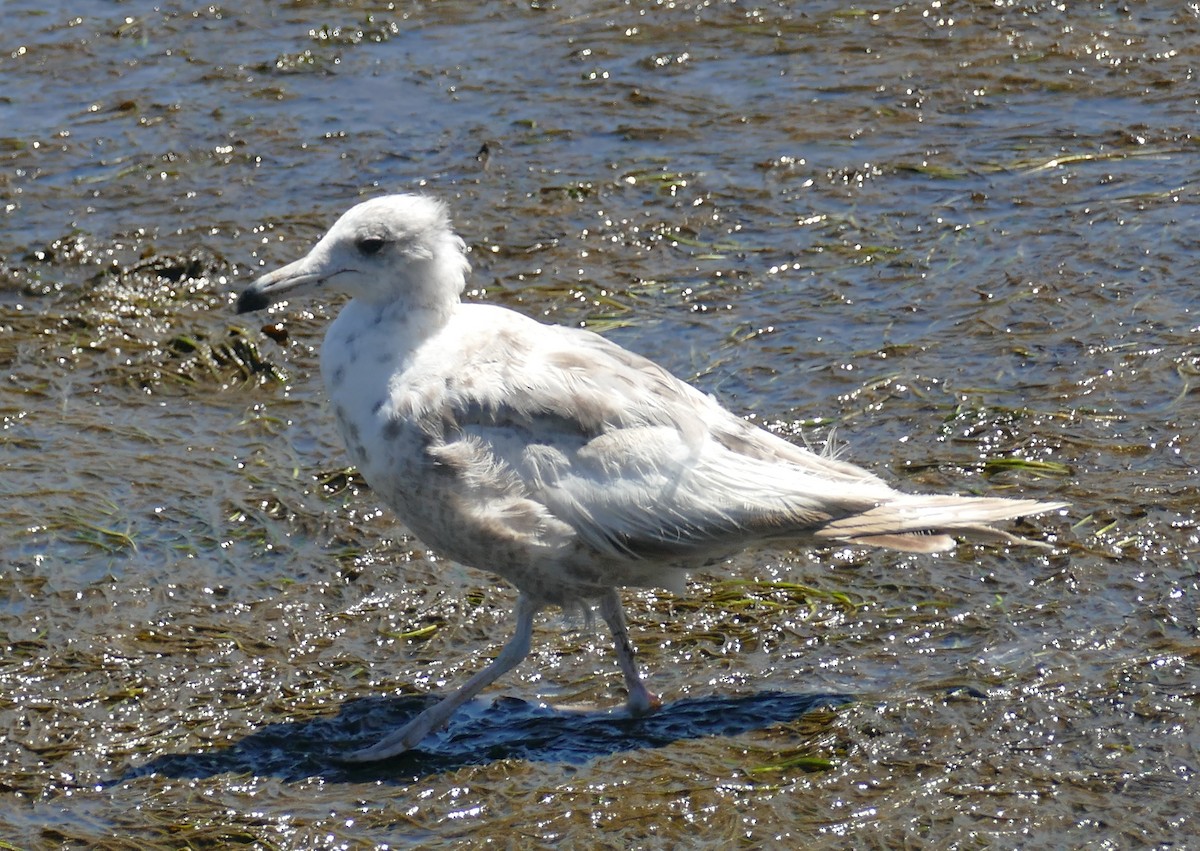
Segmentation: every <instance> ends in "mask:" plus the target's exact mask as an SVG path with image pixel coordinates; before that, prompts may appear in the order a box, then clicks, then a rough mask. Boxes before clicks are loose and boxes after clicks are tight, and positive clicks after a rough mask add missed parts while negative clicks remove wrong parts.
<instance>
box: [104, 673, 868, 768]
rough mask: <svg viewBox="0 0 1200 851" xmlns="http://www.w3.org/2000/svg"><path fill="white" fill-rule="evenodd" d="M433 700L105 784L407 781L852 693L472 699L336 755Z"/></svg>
mask: <svg viewBox="0 0 1200 851" xmlns="http://www.w3.org/2000/svg"><path fill="white" fill-rule="evenodd" d="M437 699H438V698H437V697H436V696H407V697H365V698H358V699H355V700H351V701H348V702H347V703H345V704H344V705H343V706H342V708H341V711H340V712H339V713H338V714H337V715H336V716H333V717H326V718H317V719H313V720H308V721H298V722H293V723H286V724H272V725H270V726H268V727H264V728H263V729H261V730H259V731H257V732H254V733H251V734H249V735H247V736H246V737H245V738H243V739H242V740H241V741H239V742H237V743H236V744H234V745H231V746H230V747H227V748H222V749H219V750H212V751H203V752H196V753H174V754H165V755H163V756H160V757H156V758H155V759H153V760H151V761H150V762H147V763H145V764H144V765H140V766H131V767H130V768H129V769H127V770H126V771H125V772H124V774H122V775H121V776H120V777H118V778H115V779H114V780H112V781H110V782H109V784H107V785H116V784H120V783H123V782H125V781H126V780H130V779H132V778H135V777H143V776H146V775H150V774H161V775H164V776H167V777H175V778H187V779H198V778H206V777H213V776H215V775H218V774H253V775H256V776H272V777H278V778H280V779H282V780H289V781H291V780H301V779H304V778H311V777H320V778H322V779H324V780H327V781H330V782H362V781H383V782H389V781H390V782H410V781H412V780H416V779H419V778H421V777H425V776H428V775H431V774H438V773H441V772H446V771H453V770H455V769H458V768H462V767H464V766H468V765H478V764H482V763H487V762H492V761H494V760H501V759H523V760H531V761H540V762H564V763H571V764H580V763H584V762H587V761H588V760H591V759H594V758H595V757H599V756H607V755H609V754H613V753H617V752H619V751H628V750H641V749H647V748H660V747H664V746H666V745H669V744H671V743H672V742H677V741H680V740H683V739H696V738H702V737H706V736H736V735H739V734H741V733H745V732H749V731H751V730H758V729H763V728H766V727H770V726H772V725H775V724H780V723H784V722H787V721H793V720H795V719H797V718H799V717H800V716H802V715H804V714H805V713H807V712H810V711H812V710H814V709H818V708H821V707H825V706H840V705H842V704H845V703H849V702H850V701H851V700H852V698H850V697H849V696H846V695H837V694H816V695H794V694H785V693H782V692H763V693H759V694H753V695H746V696H742V697H702V698H689V699H684V700H678V701H675V702H673V703H670V704H667V705H666V706H664V707H663V708H662V709H660V710H659V711H658V712H655V713H654V714H652V715H647V716H645V717H642V718H633V717H631V716H630V715H629V714H628V713H626V712H624V711H623V710H613V711H580V710H564V709H555V708H553V707H550V706H546V705H545V704H534V703H528V702H526V701H524V700H519V699H516V698H505V697H502V698H498V699H496V700H494V701H482V700H476V701H474V702H472V703H468V704H467V705H465V706H463V707H462V708H460V709H459V710H458V711H457V712H456V713H455V715H454V718H453V719H451V721H450V724H449V725H447V727H446V729H444V730H442V731H440V732H438V733H434V734H433V735H430V736H427V737H426V738H425V740H424V741H422V742H421V745H420V747H418V748H416V749H414V750H411V751H408V752H406V753H403V754H400V755H398V756H395V757H392V758H390V759H387V760H382V761H380V762H377V763H368V764H365V765H358V764H345V763H340V762H339V761H338V760H339V758H340V757H341V756H342V755H344V754H346V753H348V752H349V751H351V750H354V749H355V748H360V747H364V746H365V745H368V744H371V743H372V742H374V741H376V740H377V739H379V738H381V737H382V736H384V735H385V734H386V733H388V732H391V731H392V730H395V729H398V728H399V727H401V726H403V725H404V723H405V722H406V721H407V720H408V719H410V718H412V717H414V716H415V715H416V714H417V713H418V712H420V711H421V710H422V709H424V708H425V707H427V706H430V705H432V704H433V703H435V702H436V701H437Z"/></svg>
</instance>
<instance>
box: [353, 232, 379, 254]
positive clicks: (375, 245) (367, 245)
mask: <svg viewBox="0 0 1200 851" xmlns="http://www.w3.org/2000/svg"><path fill="white" fill-rule="evenodd" d="M385 245H387V240H385V239H384V238H383V237H381V236H364V237H360V238H359V239H358V241H357V242H355V243H354V246H355V247H356V248H357V249H358V251H359V253H360V254H364V255H366V256H368V257H369V256H371V255H372V254H378V253H379V252H380V251H382V250H383V247H384V246H385Z"/></svg>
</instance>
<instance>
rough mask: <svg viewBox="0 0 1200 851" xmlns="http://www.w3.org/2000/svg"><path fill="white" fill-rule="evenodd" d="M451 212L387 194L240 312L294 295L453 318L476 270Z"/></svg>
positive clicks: (266, 283)
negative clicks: (454, 227) (336, 297)
mask: <svg viewBox="0 0 1200 851" xmlns="http://www.w3.org/2000/svg"><path fill="white" fill-rule="evenodd" d="M465 251H466V246H465V245H464V244H463V241H462V240H461V239H459V237H458V236H457V235H456V234H455V233H454V231H452V230H451V229H450V219H449V216H448V215H447V213H446V208H445V206H444V205H443V204H442V203H441V202H440V201H436V200H434V199H433V198H428V197H426V196H424V195H385V196H383V197H381V198H372V199H371V200H370V201H364V202H363V203H361V204H358V205H356V206H354V207H351V208H350V209H349V210H347V211H346V212H345V213H344V214H343V215H342V217H341V218H340V219H338V220H337V221H336V222H335V223H334V225H333V227H331V228H330V229H329V232H328V233H326V234H325V236H323V237H321V240H320V241H319V242H318V243H317V244H316V245H314V246H313V247H312V250H311V251H309V252H308V254H306V255H305V256H304V257H301V258H300V259H299V260H296V261H295V262H292V263H289V264H288V265H286V266H284V267H282V268H280V269H276V270H275V271H273V272H268V273H267V274H265V275H263V276H262V277H261V278H259V279H258V280H257V281H255V282H254V283H253V284H251V285H250V286H249V287H248V288H246V289H245V290H244V291H243V292H242V294H241V295H240V296H238V300H237V312H238V313H247V312H249V311H252V310H262V309H263V308H264V307H270V306H271V305H272V304H275V303H276V302H279V301H282V300H284V299H287V298H291V297H293V296H299V295H306V294H316V293H321V294H324V295H326V296H327V297H328V296H333V295H336V294H339V293H347V294H349V295H350V296H351V297H352V298H354V299H360V300H362V301H366V302H371V303H374V304H378V305H389V304H397V305H401V306H403V307H404V308H409V309H412V310H420V309H426V310H435V311H437V312H439V313H446V312H448V311H449V310H451V309H452V308H453V306H454V305H455V304H457V302H458V299H459V296H460V295H461V294H462V290H463V287H464V286H465V284H466V278H467V274H468V273H469V272H470V270H471V267H470V265H469V264H468V263H467V258H466V255H465Z"/></svg>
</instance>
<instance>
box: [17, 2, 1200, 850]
mask: <svg viewBox="0 0 1200 851" xmlns="http://www.w3.org/2000/svg"><path fill="white" fill-rule="evenodd" d="M10 7H11V8H10ZM76 7H77V8H76ZM5 11H6V20H7V24H8V31H7V33H8V34H7V36H6V38H7V40H8V45H7V46H6V48H5V49H4V51H2V52H0V69H2V71H3V74H4V79H5V83H6V85H5V91H4V93H3V94H2V95H0V118H2V119H3V120H2V121H0V124H2V125H3V127H4V129H3V130H2V131H0V159H2V160H3V162H4V165H5V167H4V169H3V170H2V173H0V187H3V190H4V192H3V194H4V196H5V198H6V199H7V200H6V203H5V206H4V208H3V212H2V213H0V215H3V222H4V227H3V228H2V229H0V364H3V366H4V369H5V373H4V374H5V376H6V379H7V380H5V381H4V382H0V441H2V442H3V452H2V454H0V465H2V474H0V495H2V496H3V500H2V501H0V506H2V507H0V565H3V567H2V568H0V796H3V799H4V806H2V807H0V837H2V838H3V840H4V841H5V842H9V843H11V844H12V845H14V846H15V847H18V848H55V847H70V846H86V847H101V848H104V847H109V848H129V847H137V848H157V847H171V848H176V847H218V846H219V847H224V846H226V845H229V844H232V843H242V844H248V845H251V846H254V847H266V848H312V847H360V846H370V845H388V846H390V847H457V846H465V847H476V846H489V845H495V846H500V847H510V846H520V847H545V846H549V845H564V844H565V845H566V846H568V847H577V846H586V847H613V848H627V847H676V846H678V845H680V844H686V845H687V846H689V847H721V848H726V847H729V845H730V844H731V843H734V844H739V845H744V846H746V847H763V846H770V845H776V846H780V847H792V846H796V845H803V846H805V847H817V848H821V847H827V848H840V847H846V846H847V845H853V847H856V848H857V847H879V848H894V847H903V846H905V845H912V846H925V845H929V846H937V847H952V848H964V847H972V848H973V847H1015V846H1020V847H1026V848H1038V847H1045V848H1049V847H1054V848H1058V847H1085V846H1086V847H1112V848H1116V847H1126V846H1142V845H1149V846H1157V847H1166V846H1168V845H1170V844H1171V843H1176V844H1178V843H1179V842H1181V841H1182V842H1186V838H1187V837H1189V836H1190V835H1191V834H1192V833H1194V832H1195V831H1196V817H1195V813H1194V803H1193V799H1194V787H1195V784H1196V782H1197V778H1196V774H1197V771H1198V769H1200V765H1198V763H1197V757H1196V754H1197V749H1198V746H1200V741H1198V739H1197V735H1198V734H1197V732H1196V731H1197V729H1198V726H1197V721H1198V720H1200V718H1198V715H1200V709H1198V705H1197V695H1198V691H1197V683H1198V682H1200V672H1198V668H1200V626H1198V623H1197V610H1198V606H1197V594H1198V592H1200V575H1198V574H1197V570H1196V567H1195V562H1194V554H1195V552H1197V551H1198V550H1200V533H1198V531H1197V525H1198V524H1197V507H1198V504H1200V500H1198V499H1197V495H1196V494H1197V490H1196V484H1197V469H1198V466H1200V465H1198V461H1200V459H1198V456H1197V448H1196V435H1197V433H1198V428H1197V425H1198V420H1200V404H1198V402H1197V399H1198V397H1197V394H1196V392H1195V387H1196V384H1197V376H1200V348H1198V347H1197V343H1196V337H1197V333H1200V320H1198V319H1197V316H1196V309H1195V304H1196V298H1195V285H1194V282H1195V280H1196V279H1197V278H1198V277H1200V275H1198V273H1200V262H1198V260H1197V257H1198V255H1197V252H1196V247H1197V246H1196V240H1195V236H1194V231H1195V228H1194V226H1193V223H1194V221H1195V218H1196V208H1197V199H1198V197H1200V194H1198V193H1197V190H1196V188H1195V187H1196V185H1197V178H1198V177H1200V157H1198V156H1197V149H1196V145H1195V140H1194V138H1193V136H1192V134H1193V132H1194V129H1193V128H1194V123H1195V122H1194V117H1195V109H1196V102H1195V96H1194V92H1192V91H1191V89H1190V88H1189V87H1190V86H1191V85H1192V80H1191V76H1192V70H1191V66H1192V65H1194V62H1193V61H1192V59H1193V57H1194V56H1195V55H1196V53H1197V51H1198V50H1200V24H1198V23H1197V20H1196V18H1195V17H1194V16H1192V15H1190V13H1187V12H1186V11H1180V12H1159V11H1154V10H1146V9H1141V8H1135V7H1129V8H1125V7H1113V8H1110V7H1108V6H1106V5H1105V6H1102V5H1096V6H1095V7H1094V8H1092V7H1089V8H1087V9H1081V8H1072V10H1071V11H1070V12H1066V11H1058V10H1055V9H1052V8H1046V9H1042V8H1041V7H1038V8H1034V7H1016V6H1011V5H1010V6H1004V5H1001V6H993V7H989V8H988V9H986V10H983V9H980V10H971V14H970V15H966V16H964V17H962V18H958V17H953V16H951V15H950V13H949V12H948V11H947V10H945V9H942V7H937V8H934V7H933V6H928V7H926V6H917V5H914V6H906V5H901V6H899V7H896V8H895V9H892V10H889V11H886V12H885V11H880V12H861V11H856V10H849V11H847V10H845V9H844V8H843V7H842V6H841V5H839V4H827V5H822V4H806V7H805V9H804V10H803V11H795V10H792V9H791V8H790V7H789V6H787V5H786V4H780V5H777V6H766V7H762V8H758V9H754V10H751V9H749V8H747V7H744V6H742V5H738V4H715V3H709V4H686V3H673V4H672V3H663V4H642V5H636V4H635V5H624V6H621V5H618V6H608V5H603V4H587V3H585V4H582V5H581V4H571V5H569V6H568V5H564V6H563V7H561V8H560V7H557V6H554V5H553V4H542V3H537V4H525V5H521V4H512V3H499V2H497V3H483V4H479V3H454V2H446V3H438V4H432V5H431V6H430V7H429V8H424V7H421V8H417V7H413V8H411V9H407V10H405V9H401V10H399V11H396V10H388V9H383V8H382V7H378V8H377V7H376V6H374V5H371V4H361V3H355V2H348V3H342V4H337V5H335V6H313V5H306V4H294V5H289V6H287V7H286V8H281V7H279V6H278V4H267V3H257V2H251V3H248V4H244V5H243V6H242V7H239V8H238V9H236V10H235V9H225V8H221V7H216V6H205V7H195V8H193V7H190V6H185V5H179V4H173V5H172V4H168V5H166V6H163V5H161V4H160V5H159V6H157V7H156V6H154V5H152V4H149V3H141V2H126V3H121V4H115V5H114V4H111V3H107V2H104V3H101V2H93V3H82V4H76V6H75V7H72V13H71V16H67V15H65V14H64V15H59V14H58V13H56V12H54V11H46V10H44V9H43V8H42V7H41V6H38V5H36V4H28V3H21V2H18V3H14V4H9V6H6V8H5ZM418 189H420V190H424V191H429V192H432V193H435V194H437V195H439V196H440V197H442V198H444V199H446V200H447V201H448V202H449V203H450V205H451V207H452V210H453V211H454V216H455V220H456V223H457V225H458V228H459V230H460V232H461V233H462V234H463V236H464V237H465V238H466V239H467V241H468V243H469V244H470V245H471V246H472V254H471V260H472V265H473V266H474V275H473V277H472V280H471V284H470V290H471V291H470V292H469V293H468V297H470V298H480V299H487V300H490V301H496V302H499V303H502V304H505V305H507V306H510V307H513V308H514V309H517V310H521V311H523V312H526V313H528V314H530V315H535V316H539V317H541V318H544V319H545V320H547V321H553V322H563V323H571V324H576V323H582V324H585V325H586V326H588V327H591V328H594V329H596V330H599V331H601V332H603V333H605V334H607V335H609V336H611V337H613V338H614V339H616V340H617V341H619V342H620V343H622V344H623V345H626V346H628V347H630V348H632V349H635V350H637V351H640V352H642V353H644V354H646V355H648V356H650V357H653V358H655V359H656V360H658V361H659V362H661V363H663V364H664V365H665V366H667V367H668V368H669V369H671V370H672V371H673V372H675V373H676V374H678V375H680V376H682V377H685V378H687V379H688V380H691V381H693V382H694V383H696V384H697V385H698V386H700V387H702V388H703V389H704V390H706V391H708V392H712V393H714V394H716V395H717V396H718V397H719V398H721V399H722V401H724V402H725V403H726V404H727V405H729V406H730V407H732V408H733V409H734V410H736V411H739V412H742V413H745V414H746V415H747V416H751V417H754V418H755V419H756V421H758V422H761V423H763V424H764V425H766V426H767V427H769V428H771V429H773V430H775V431H777V432H779V433H781V434H784V435H786V436H788V437H789V438H790V439H794V440H797V441H812V442H818V441H823V440H825V439H827V438H829V436H830V435H831V434H832V435H833V439H834V440H835V441H837V442H838V443H845V444H846V448H845V450H844V457H846V458H848V459H850V460H854V461H856V462H859V463H862V464H864V465H866V466H868V467H871V468H872V469H875V470H877V471H879V472H880V473H881V474H882V475H885V476H886V477H889V478H890V479H892V480H894V481H897V482H898V483H899V485H900V486H901V487H904V488H906V489H911V490H929V491H934V490H958V491H962V492H978V493H991V494H997V495H1016V494H1021V495H1026V496H1032V497H1037V498H1043V499H1053V500H1063V501H1068V502H1070V503H1071V504H1072V507H1071V508H1070V509H1069V510H1068V511H1066V512H1064V513H1056V514H1052V515H1048V516H1044V517H1039V518H1035V519H1033V520H1032V521H1029V522H1027V523H1024V524H1019V525H1018V526H1017V527H1016V528H1017V529H1018V531H1020V532H1021V533H1023V534H1027V535H1030V536H1034V537H1041V538H1045V539H1047V540H1049V541H1050V542H1052V543H1053V544H1054V545H1055V549H1054V550H1053V551H1050V552H1042V551H1038V550H1031V549H1016V548H1013V549H1007V550H1006V549H997V548H984V547H973V546H965V545H964V546H961V547H959V548H958V549H957V550H955V551H954V552H952V553H949V554H945V555H941V556H935V557H916V556H905V555H900V554H894V553H882V552H866V551H860V550H854V549H849V548H836V549H824V550H820V551H812V552H810V551H791V550H786V549H778V550H767V551H760V552H753V553H747V554H744V555H742V556H739V557H737V558H736V559H733V560H732V561H731V562H730V563H729V564H727V565H724V566H721V567H720V568H717V569H713V570H710V571H707V572H704V573H699V574H697V575H696V576H695V577H693V580H692V582H691V585H690V587H689V594H688V595H687V596H684V597H678V598H676V597H672V596H670V595H668V594H665V593H658V592H653V591H631V592H628V593H627V594H626V595H625V602H626V608H627V610H628V612H629V618H630V623H631V631H632V633H633V636H634V638H635V641H636V642H637V644H638V648H639V659H640V661H641V663H642V665H643V666H644V668H645V669H646V671H647V672H648V673H649V676H650V683H651V685H652V687H653V688H654V689H655V690H656V691H657V692H658V693H660V694H662V695H663V696H664V698H666V701H667V702H666V706H665V707H664V709H663V710H662V711H661V712H660V713H658V714H656V715H654V716H652V717H649V718H645V719H636V720H635V719H630V718H627V717H625V716H624V715H623V714H622V713H621V711H620V710H619V708H617V709H614V707H620V705H621V703H622V698H623V695H622V693H621V678H620V675H619V673H618V671H617V670H616V666H615V663H614V660H613V658H612V653H611V649H610V648H609V647H608V643H607V638H606V635H605V633H604V632H603V631H602V630H596V629H594V628H593V627H592V626H590V625H588V624H587V623H585V622H583V621H582V619H580V620H576V619H574V618H572V617H571V616H564V617H562V618H560V617H559V616H558V615H557V613H553V614H551V615H550V616H549V617H547V618H544V619H542V620H540V621H539V623H538V627H537V630H536V632H535V639H534V651H533V653H532V654H531V657H530V659H529V660H528V661H527V662H526V663H524V664H523V665H522V666H521V667H520V668H519V669H518V670H517V671H516V672H514V674H513V675H511V676H509V677H507V678H505V680H503V681H502V682H501V683H500V684H498V686H497V687H496V688H494V689H492V690H490V691H489V692H487V693H486V694H485V695H484V696H483V697H482V698H480V699H479V700H477V701H476V702H474V703H473V704H471V705H469V706H468V707H465V708H464V710H463V711H462V712H461V713H460V714H459V715H458V716H456V718H455V720H454V723H453V724H452V726H451V727H450V728H449V729H448V730H447V731H445V732H444V733H442V734H440V735H439V736H438V737H436V738H434V739H431V740H429V741H428V742H426V743H425V744H424V745H423V746H422V748H421V749H420V750H419V751H417V752H414V753H411V754H407V755H404V756H402V757H399V758H397V759H395V760H392V761H389V762H386V763H384V764H381V765H379V766H372V767H366V768H362V767H356V768H347V767H345V766H343V765H342V764H340V763H339V762H338V761H337V756H338V754H339V753H342V752H344V751H346V750H349V749H352V748H353V747H355V746H357V745H360V744H362V743H364V742H366V741H369V740H371V739H372V738H374V737H375V736H377V735H378V733H379V731H381V730H386V729H391V728H393V727H394V726H395V725H397V724H399V723H402V721H403V719H404V718H406V717H408V716H409V715H410V714H411V713H413V712H415V711H417V710H418V709H419V708H420V707H421V706H422V705H424V704H425V702H426V701H428V700H430V699H432V697H431V696H432V695H436V694H441V693H443V692H444V691H446V690H448V689H451V688H453V687H454V686H455V685H457V684H458V683H460V682H461V681H462V680H463V679H464V678H465V677H466V676H467V675H469V674H470V673H471V672H473V671H475V670H477V669H478V668H479V667H480V666H481V665H482V664H483V662H484V660H485V659H486V658H489V657H490V655H491V654H492V653H494V652H495V648H496V647H497V646H498V644H499V643H500V642H502V641H503V640H505V639H506V638H507V637H508V634H509V630H510V629H511V620H510V618H511V615H510V612H511V607H512V602H513V598H514V594H513V592H512V590H511V589H509V588H507V587H505V586H502V585H500V584H498V583H497V582H495V581H494V580H493V579H491V578H490V577H489V576H488V575H487V574H485V573H482V572H477V571H474V570H471V569H468V568H464V567H461V566H457V565H453V564H450V563H448V562H446V561H444V560H442V559H439V558H438V557H437V556H436V554H431V553H428V552H427V551H426V550H425V549H424V548H423V547H422V546H421V545H420V543H419V542H417V541H414V540H412V539H411V538H409V537H408V536H407V535H406V534H405V532H404V530H403V529H402V528H400V527H399V526H398V525H397V524H396V523H395V522H394V521H393V520H392V519H391V518H390V516H389V515H388V513H387V510H386V508H385V507H383V506H380V505H379V504H377V502H376V501H375V500H374V499H373V498H372V494H371V492H370V491H369V490H368V489H367V488H366V487H365V486H364V485H363V483H362V482H361V481H360V480H359V479H358V477H357V475H356V474H355V472H354V471H353V470H351V469H348V468H347V466H346V465H347V463H348V462H347V461H346V458H345V456H344V454H343V452H342V449H341V447H340V446H339V445H338V441H337V439H336V437H335V435H334V433H333V429H332V424H331V422H330V418H329V416H328V414H327V412H326V411H325V410H324V407H323V400H322V398H321V391H320V388H319V378H318V376H317V375H316V353H317V347H318V345H319V342H320V338H321V334H322V333H323V329H324V326H325V325H326V324H327V321H328V318H329V317H330V316H332V315H333V313H335V312H336V305H323V304H310V303H305V304H301V303H295V304H292V305H288V306H287V307H285V308H282V309H280V310H278V311H277V312H276V313H275V314H273V315H271V316H269V317H265V318H256V319H254V320H253V321H247V320H246V319H245V318H244V317H243V318H239V317H237V316H235V315H234V314H233V311H232V307H231V305H232V300H233V297H234V295H233V294H234V293H235V292H236V291H237V290H238V289H239V288H241V287H243V286H245V285H246V284H247V283H248V282H249V281H250V280H252V278H253V276H254V275H255V274H256V273H257V271H258V269H259V267H260V266H274V265H277V264H280V263H283V262H286V261H288V260H290V259H293V258H294V257H297V256H299V255H300V253H302V252H303V251H304V250H305V249H306V247H307V246H308V245H309V244H310V243H311V242H312V240H314V239H315V238H316V237H317V236H319V234H320V233H321V232H323V230H324V229H325V228H326V227H327V226H328V224H329V223H330V222H331V221H332V220H333V219H334V218H335V217H336V216H337V215H338V214H340V212H342V211H343V210H344V209H345V208H346V207H348V206H349V205H350V204H351V203H352V202H353V201H354V200H356V199H357V198H359V197H361V196H365V195H371V194H376V193H378V192H381V191H395V190H405V191H411V190H418Z"/></svg>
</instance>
